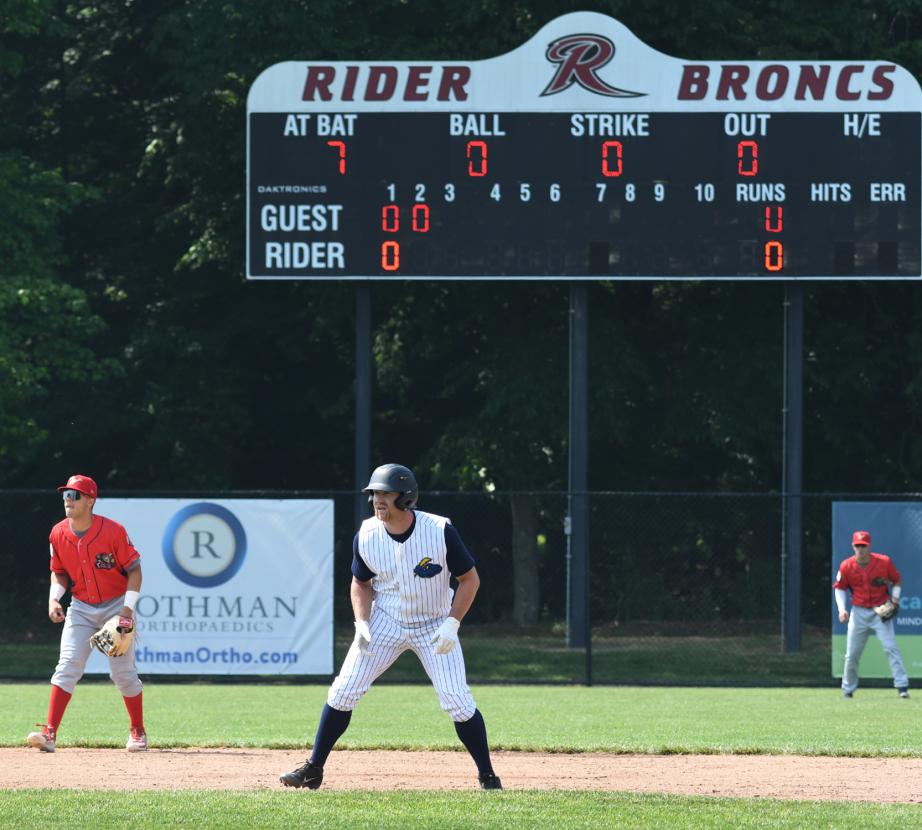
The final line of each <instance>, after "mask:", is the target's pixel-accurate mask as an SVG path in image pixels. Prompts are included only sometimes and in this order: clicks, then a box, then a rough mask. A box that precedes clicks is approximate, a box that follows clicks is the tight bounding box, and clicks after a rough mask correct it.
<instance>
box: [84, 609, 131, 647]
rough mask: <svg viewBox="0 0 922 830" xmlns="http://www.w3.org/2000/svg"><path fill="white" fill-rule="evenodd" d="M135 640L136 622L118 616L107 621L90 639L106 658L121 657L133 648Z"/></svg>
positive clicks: (129, 618)
mask: <svg viewBox="0 0 922 830" xmlns="http://www.w3.org/2000/svg"><path fill="white" fill-rule="evenodd" d="M133 639H134V620H132V619H131V617H120V616H118V615H116V616H114V617H110V618H109V619H108V620H106V622H105V624H104V625H103V627H102V628H100V629H99V631H97V632H96V633H95V634H94V635H93V636H92V637H90V642H91V643H92V644H93V645H94V646H96V648H98V649H99V650H100V651H101V652H102V653H103V654H105V655H106V657H121V656H122V655H123V654H124V653H125V652H127V651H128V649H129V648H131V641H132V640H133Z"/></svg>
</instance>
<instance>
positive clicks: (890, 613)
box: [874, 599, 900, 622]
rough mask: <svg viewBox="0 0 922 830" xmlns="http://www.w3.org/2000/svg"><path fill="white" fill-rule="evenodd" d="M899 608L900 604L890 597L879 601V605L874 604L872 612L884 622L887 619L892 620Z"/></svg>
mask: <svg viewBox="0 0 922 830" xmlns="http://www.w3.org/2000/svg"><path fill="white" fill-rule="evenodd" d="M899 610H900V606H899V605H897V604H896V603H895V602H893V600H890V599H888V600H887V601H886V602H883V603H881V604H880V605H875V606H874V613H875V614H877V616H878V617H880V618H881V619H882V620H883V621H884V622H887V620H892V619H893V618H894V617H895V616H896V613H897V611H899Z"/></svg>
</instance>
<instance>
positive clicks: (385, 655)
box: [279, 464, 503, 790]
mask: <svg viewBox="0 0 922 830" xmlns="http://www.w3.org/2000/svg"><path fill="white" fill-rule="evenodd" d="M363 492H365V493H370V494H371V495H370V497H369V501H371V502H372V504H373V505H374V510H375V515H374V516H372V517H371V518H369V519H366V520H365V521H364V522H363V523H362V526H361V527H360V528H359V532H358V533H356V534H355V538H354V539H353V542H352V586H351V588H350V591H349V594H350V598H351V600H352V610H353V612H354V614H355V640H354V641H353V643H352V647H351V648H350V649H349V653H348V654H347V655H346V659H345V660H344V661H343V665H342V668H341V669H340V671H339V675H338V676H337V677H336V679H335V680H334V681H333V685H332V686H330V691H329V692H328V694H327V703H326V706H324V707H323V711H322V712H321V713H320V724H319V725H318V727H317V735H316V737H315V738H314V748H313V752H312V753H311V756H310V758H308V759H307V761H306V762H305V763H304V765H303V766H301V767H298V769H296V770H292V771H291V772H287V773H285V774H284V775H282V776H280V779H279V780H280V781H281V782H282V783H283V784H284V785H285V786H286V787H307V788H309V789H311V790H316V789H317V788H318V787H319V786H320V785H321V783H322V782H323V765H324V763H325V762H326V759H327V756H329V754H330V751H331V750H332V749H333V745H334V744H335V743H336V741H337V740H338V739H339V737H340V736H341V735H342V734H343V733H344V732H345V731H346V728H347V727H348V726H349V721H350V719H351V718H352V710H353V709H355V707H356V706H357V705H358V702H359V700H360V699H361V698H362V696H363V695H364V694H365V693H366V692H367V691H368V689H369V688H370V687H371V684H372V683H373V682H374V681H375V680H376V679H377V678H378V676H380V675H381V674H382V673H383V672H384V671H386V670H387V669H388V668H389V667H390V666H391V665H392V664H393V663H394V661H395V660H396V659H397V658H398V657H399V656H400V655H401V654H403V652H404V651H407V650H410V651H413V652H414V653H415V654H416V656H417V657H419V659H420V662H421V663H422V664H423V668H424V669H425V670H426V674H428V675H429V679H430V680H431V681H432V684H433V686H434V687H435V691H436V694H437V695H438V697H439V702H440V703H441V705H442V709H444V710H445V712H447V713H448V715H449V716H450V717H451V719H452V721H454V725H455V732H456V733H457V735H458V737H459V738H460V739H461V743H463V744H464V746H465V748H466V749H467V751H468V752H469V753H470V755H471V758H472V759H473V760H474V763H475V764H476V766H477V777H478V780H479V782H480V787H481V789H484V790H501V789H502V788H503V787H502V783H501V782H500V780H499V777H498V776H497V775H496V773H495V772H494V771H493V766H492V763H491V761H490V748H489V745H488V744H487V729H486V726H485V725H484V722H483V716H482V715H481V714H480V710H479V709H477V706H476V704H475V703H474V698H473V696H472V695H471V690H470V689H469V688H468V685H467V677H466V673H465V669H464V655H463V654H462V651H461V644H460V643H459V642H458V626H459V625H460V624H461V620H462V619H463V618H464V615H465V614H466V613H467V611H468V609H469V608H470V607H471V603H473V601H474V596H475V595H476V593H477V589H478V588H479V587H480V577H478V576H477V569H476V568H475V567H474V557H473V556H471V553H470V551H468V549H467V547H466V546H465V544H464V542H463V541H461V536H460V535H459V534H458V531H457V530H455V528H454V526H453V525H452V524H451V522H450V521H449V520H448V519H447V518H445V517H444V516H436V515H435V514H433V513H424V512H423V511H421V510H414V509H413V508H414V507H415V506H416V501H417V499H418V498H419V488H418V486H417V484H416V478H415V477H414V475H413V473H412V471H411V470H409V469H408V468H407V467H404V466H403V465H402V464H384V465H382V466H381V467H378V468H377V469H376V470H375V471H374V472H373V473H372V474H371V479H370V480H369V482H368V485H367V486H366V487H365V489H364V490H363ZM451 577H454V578H455V579H456V580H457V583H458V587H457V590H455V591H454V592H452V590H451V587H450V579H451Z"/></svg>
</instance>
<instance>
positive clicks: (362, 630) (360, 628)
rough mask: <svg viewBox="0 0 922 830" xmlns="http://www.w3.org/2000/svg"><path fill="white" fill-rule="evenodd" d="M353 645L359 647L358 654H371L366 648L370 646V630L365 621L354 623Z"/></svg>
mask: <svg viewBox="0 0 922 830" xmlns="http://www.w3.org/2000/svg"><path fill="white" fill-rule="evenodd" d="M353 642H354V644H355V645H357V646H358V647H359V653H360V654H363V655H364V654H371V652H370V651H369V650H368V646H370V645H371V628H370V627H369V625H368V621H367V620H356V621H355V640H353Z"/></svg>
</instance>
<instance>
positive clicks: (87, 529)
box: [26, 475, 147, 752]
mask: <svg viewBox="0 0 922 830" xmlns="http://www.w3.org/2000/svg"><path fill="white" fill-rule="evenodd" d="M58 490H59V491H60V492H61V494H62V496H63V499H64V514H65V516H66V518H65V519H64V520H63V521H61V522H58V524H56V525H55V526H54V527H53V528H52V529H51V534H50V535H49V537H48V540H49V542H50V543H51V589H50V591H49V594H48V616H49V618H50V619H51V621H52V622H54V623H60V622H63V623H64V629H63V631H62V632H61V653H60V657H59V659H58V665H57V668H56V669H55V672H54V675H53V676H52V678H51V700H50V702H49V704H48V720H47V722H46V723H44V724H38V726H41V727H42V728H41V730H40V731H37V732H30V733H29V736H28V738H27V739H26V740H27V741H28V743H29V746H32V747H36V748H37V749H40V750H42V751H43V752H54V750H55V741H56V740H57V730H58V726H59V725H60V723H61V718H62V717H63V716H64V710H65V709H66V708H67V704H68V703H69V702H70V698H71V695H73V693H74V688H75V687H76V685H77V683H78V682H79V680H80V678H81V677H83V672H84V670H85V669H86V661H87V660H89V658H90V652H91V651H92V649H93V645H92V643H91V642H90V637H91V636H92V635H93V634H94V633H95V632H96V631H97V630H98V629H99V628H101V627H102V625H103V624H104V623H105V622H106V620H108V619H110V618H111V617H112V616H114V615H115V614H118V615H119V616H120V617H126V618H128V620H126V624H129V623H130V622H133V620H134V607H135V604H136V603H137V601H138V596H139V594H138V592H139V590H140V588H141V555H140V554H139V553H138V552H137V551H136V550H135V548H134V545H132V544H131V540H130V539H129V538H128V534H127V532H126V531H125V528H124V527H122V526H121V525H120V524H119V523H118V522H114V521H112V519H107V518H105V517H103V516H96V515H94V514H93V506H94V505H95V504H96V498H97V495H98V491H97V488H96V482H95V481H93V479H91V478H90V477H89V476H84V475H73V476H71V477H70V478H69V479H68V480H67V484H64V485H62V486H61V487H58ZM68 588H69V589H70V590H71V603H70V606H69V607H68V609H67V614H66V615H65V613H64V609H63V607H62V606H61V597H63V596H64V594H65V593H66V592H67V590H68ZM108 660H109V675H110V677H111V678H112V680H113V682H114V683H115V685H116V686H117V687H118V689H119V691H120V692H121V693H122V697H123V698H124V700H125V707H126V708H127V709H128V715H129V718H130V721H131V726H130V731H129V735H128V743H127V744H126V746H125V748H126V749H127V750H128V751H129V752H138V751H141V750H145V749H147V733H146V732H145V731H144V710H143V706H142V700H141V679H140V678H139V677H138V670H137V668H136V667H135V661H134V643H132V645H131V647H130V648H129V650H128V651H127V652H126V653H125V654H124V655H122V656H121V657H109V658H108Z"/></svg>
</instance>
